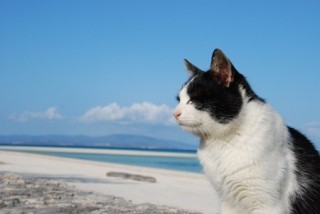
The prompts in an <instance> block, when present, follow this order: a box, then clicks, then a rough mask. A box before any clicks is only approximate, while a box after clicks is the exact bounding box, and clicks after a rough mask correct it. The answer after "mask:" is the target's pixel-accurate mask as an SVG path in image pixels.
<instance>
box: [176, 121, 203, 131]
mask: <svg viewBox="0 0 320 214" xmlns="http://www.w3.org/2000/svg"><path fill="white" fill-rule="evenodd" d="M179 125H180V127H181V128H182V129H184V130H186V131H188V132H195V130H197V129H198V128H199V126H200V125H201V124H187V123H182V122H179Z"/></svg>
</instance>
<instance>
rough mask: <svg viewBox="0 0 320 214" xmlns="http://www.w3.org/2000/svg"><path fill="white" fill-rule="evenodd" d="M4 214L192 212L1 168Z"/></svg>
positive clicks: (0, 193)
mask: <svg viewBox="0 0 320 214" xmlns="http://www.w3.org/2000/svg"><path fill="white" fill-rule="evenodd" d="M0 213H1V214H66V213H67V214H69V213H70V214H89V213H90V214H102V213H108V214H122V213H123V214H129V213H130V214H162V213H168V214H191V213H196V212H190V211H186V210H181V209H178V208H174V207H168V206H158V205H153V204H148V203H145V204H133V203H132V202H131V201H127V200H125V199H124V198H120V197H116V196H112V195H102V194H96V193H92V192H86V191H80V190H79V189H77V188H75V187H72V186H69V185H67V184H66V183H64V182H63V181H59V180H48V179H40V178H34V177H26V176H21V175H16V174H10V173H3V172H0Z"/></svg>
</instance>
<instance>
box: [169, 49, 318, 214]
mask: <svg viewBox="0 0 320 214" xmlns="http://www.w3.org/2000/svg"><path fill="white" fill-rule="evenodd" d="M185 66H186V68H187V71H188V73H189V79H188V81H187V82H186V83H185V84H184V85H183V86H182V88H181V90H180V92H179V93H178V96H177V100H178V102H179V103H178V105H177V107H176V108H175V110H174V113H173V114H174V117H175V119H176V121H177V122H178V124H179V125H180V126H181V127H182V128H183V129H184V130H186V131H189V132H191V133H193V134H195V135H196V136H198V137H199V138H200V145H199V148H198V152H197V155H198V159H199V160H200V163H201V165H202V167H203V171H204V173H205V174H206V175H207V177H208V178H209V180H210V182H211V183H212V185H213V187H214V188H215V190H216V192H217V193H218V195H219V197H220V199H221V213H222V214H320V157H319V153H318V151H317V150H316V149H315V147H314V146H313V144H312V143H311V142H310V141H309V140H308V139H307V138H306V137H305V136H304V135H303V134H301V133H300V132H299V131H297V130H296V129H294V128H291V127H289V126H287V125H286V124H285V123H284V121H283V119H282V118H281V116H280V115H279V114H278V113H277V112H276V111H275V110H274V109H273V108H272V107H271V106H270V105H269V104H268V103H267V102H266V101H265V100H264V99H262V98H261V97H259V96H258V95H257V94H256V93H255V92H254V91H253V90H252V88H251V86H250V85H249V83H248V82H247V80H246V78H245V77H244V76H243V75H242V74H240V73H239V72H238V71H237V70H236V68H235V67H234V66H233V64H232V63H231V61H230V60H229V59H228V58H227V56H226V55H225V54H224V53H223V52H222V51H221V50H219V49H215V50H214V51H213V54H212V58H211V66H210V69H209V70H208V71H202V70H200V69H199V68H197V67H196V66H194V65H192V64H191V63H190V62H189V61H188V60H185ZM200 200H201V199H200Z"/></svg>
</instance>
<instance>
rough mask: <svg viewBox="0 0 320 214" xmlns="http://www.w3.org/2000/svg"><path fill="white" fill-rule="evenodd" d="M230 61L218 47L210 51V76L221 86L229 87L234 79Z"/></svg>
mask: <svg viewBox="0 0 320 214" xmlns="http://www.w3.org/2000/svg"><path fill="white" fill-rule="evenodd" d="M231 67H232V66H231V62H230V61H229V59H228V58H227V57H226V55H224V53H223V52H222V51H221V50H220V49H215V50H214V51H213V53H212V58H211V67H210V72H211V74H212V76H213V77H214V78H215V79H216V80H217V81H218V82H219V83H220V84H222V85H223V86H225V87H229V86H230V84H231V83H232V81H233V79H234V73H233V71H232V69H231Z"/></svg>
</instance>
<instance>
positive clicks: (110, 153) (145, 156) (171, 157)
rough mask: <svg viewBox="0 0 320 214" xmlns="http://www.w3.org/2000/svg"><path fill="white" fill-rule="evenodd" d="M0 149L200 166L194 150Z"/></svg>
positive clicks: (176, 166)
mask: <svg viewBox="0 0 320 214" xmlns="http://www.w3.org/2000/svg"><path fill="white" fill-rule="evenodd" d="M0 149H1V150H10V151H19V152H27V153H34V154H40V155H49V156H57V157H64V158H73V159H81V160H90V161H98V162H109V163H116V164H126V165H134V166H142V167H150V168H159V169H168V170H175V171H185V172H193V173H200V172H201V166H200V163H199V161H198V159H197V157H196V154H195V152H185V151H174V152H173V151H171V152H169V151H156V152H154V151H150V150H140V149H139V150H120V149H103V148H102V149H93V148H64V147H31V146H30V147H29V146H28V147H20V146H12V147H9V146H8V147H1V146H0Z"/></svg>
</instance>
